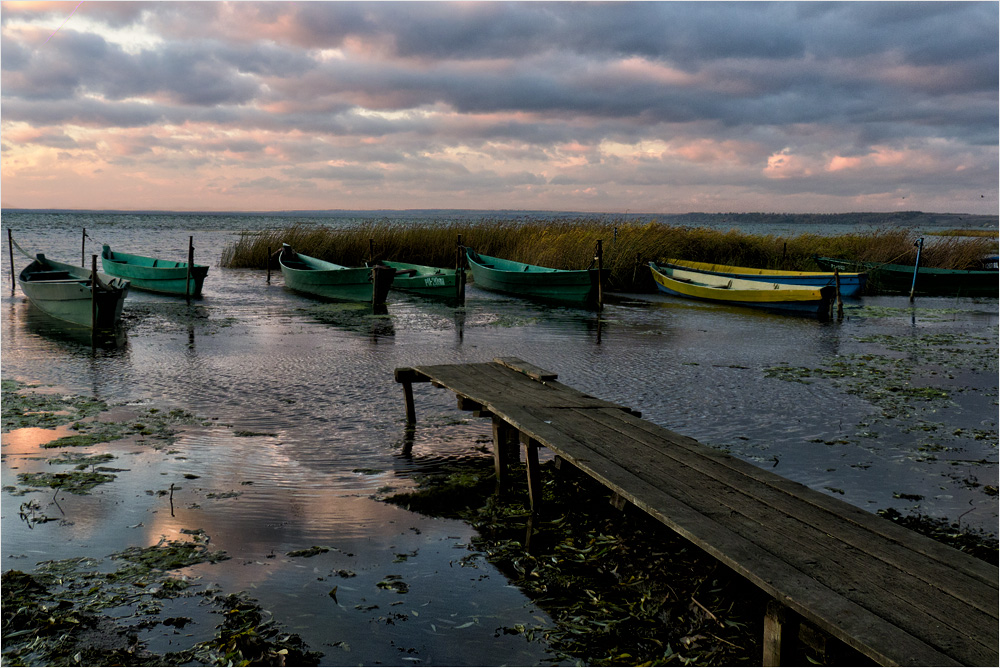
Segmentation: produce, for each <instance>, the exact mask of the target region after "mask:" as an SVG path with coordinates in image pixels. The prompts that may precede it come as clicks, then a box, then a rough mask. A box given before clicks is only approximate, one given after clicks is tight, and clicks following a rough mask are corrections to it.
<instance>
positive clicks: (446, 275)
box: [378, 261, 465, 297]
mask: <svg viewBox="0 0 1000 668" xmlns="http://www.w3.org/2000/svg"><path fill="white" fill-rule="evenodd" d="M378 264H382V265H384V266H386V267H390V268H392V269H395V270H396V276H395V278H393V281H392V287H393V289H394V290H404V291H406V292H416V293H420V294H423V295H429V296H441V297H453V296H455V295H456V294H457V290H458V280H459V276H462V278H463V279H464V278H465V276H464V275H463V274H460V273H459V272H457V271H456V270H455V269H443V268H441V267H428V266H426V265H422V264H409V263H407V262H387V261H382V262H379V263H378Z"/></svg>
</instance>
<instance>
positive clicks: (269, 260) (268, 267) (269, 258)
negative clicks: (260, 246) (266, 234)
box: [264, 246, 271, 285]
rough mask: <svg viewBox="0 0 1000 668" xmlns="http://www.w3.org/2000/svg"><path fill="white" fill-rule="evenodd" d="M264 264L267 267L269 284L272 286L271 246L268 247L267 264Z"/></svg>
mask: <svg viewBox="0 0 1000 668" xmlns="http://www.w3.org/2000/svg"><path fill="white" fill-rule="evenodd" d="M264 264H266V265H267V284H268V285H271V247H270V246H268V247H267V262H265V263H264Z"/></svg>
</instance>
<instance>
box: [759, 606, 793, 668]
mask: <svg viewBox="0 0 1000 668" xmlns="http://www.w3.org/2000/svg"><path fill="white" fill-rule="evenodd" d="M798 635H799V617H798V615H796V614H795V613H794V612H792V611H791V610H789V609H788V608H786V607H785V606H783V605H781V604H780V603H778V602H777V601H775V600H774V599H772V600H771V601H769V602H768V603H767V610H766V611H765V613H764V643H763V644H764V647H763V648H762V649H763V651H764V657H763V664H764V665H765V666H791V665H797V664H798V663H799V661H797V660H796V659H797V658H798V656H797V649H798V648H797V641H798Z"/></svg>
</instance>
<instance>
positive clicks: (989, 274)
mask: <svg viewBox="0 0 1000 668" xmlns="http://www.w3.org/2000/svg"><path fill="white" fill-rule="evenodd" d="M813 259H814V260H815V261H816V264H818V265H819V266H820V268H821V269H824V270H826V271H833V270H834V269H838V270H840V271H865V272H868V287H869V292H872V293H876V294H887V295H897V294H901V295H908V294H910V289H911V287H915V288H916V290H915V294H918V295H926V296H942V297H996V296H997V295H998V294H1000V278H998V274H997V270H996V269H938V268H936V267H920V268H918V269H917V282H916V285H915V286H914V283H913V265H904V264H880V263H878V262H860V261H854V260H842V259H838V258H832V257H819V256H816V257H814V258H813Z"/></svg>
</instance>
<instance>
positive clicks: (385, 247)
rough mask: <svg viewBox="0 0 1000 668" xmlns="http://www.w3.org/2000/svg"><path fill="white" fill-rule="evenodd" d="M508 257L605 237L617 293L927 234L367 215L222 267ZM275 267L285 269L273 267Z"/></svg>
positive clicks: (264, 241) (964, 249)
mask: <svg viewBox="0 0 1000 668" xmlns="http://www.w3.org/2000/svg"><path fill="white" fill-rule="evenodd" d="M458 235H462V242H463V244H464V245H466V246H468V247H470V248H473V249H475V250H476V251H478V252H480V253H483V254H486V255H492V256H494V257H502V258H505V259H510V260H516V261H518V262H527V263H529V264H538V265H543V266H547V267H555V268H557V269H583V268H586V267H589V266H591V264H592V262H593V261H594V256H595V251H596V248H597V242H598V240H601V241H602V242H603V250H604V256H603V265H604V267H605V268H607V269H609V270H610V275H611V285H610V287H611V289H613V290H624V291H632V290H637V291H645V290H652V289H653V285H652V281H651V279H650V274H649V271H647V270H645V264H646V263H647V262H649V261H650V260H664V259H667V258H682V259H686V260H695V261H703V262H714V263H718V264H729V265H737V266H749V267H761V268H767V269H790V270H816V269H817V266H816V264H815V262H814V261H813V260H812V257H813V256H814V255H822V256H831V257H843V258H847V259H852V260H862V261H869V262H883V263H896V264H912V263H913V262H914V261H915V259H916V252H917V248H916V245H915V242H916V240H917V235H916V233H914V232H913V231H912V230H908V229H906V228H901V227H891V228H873V229H871V230H870V231H866V232H860V233H853V234H846V235H839V236H821V235H816V234H801V235H798V236H792V237H781V236H775V235H763V234H749V233H746V232H741V231H739V230H737V229H730V230H728V231H722V230H717V229H710V228H705V227H684V226H672V225H665V224H662V223H658V222H655V221H654V222H649V223H636V222H633V221H624V220H621V221H617V220H613V219H612V220H596V219H573V220H563V221H545V222H541V221H538V222H535V221H509V220H490V219H483V220H480V221H476V222H458V223H447V224H440V225H416V226H414V225H406V224H401V223H395V222H388V221H366V222H364V223H361V224H360V225H356V226H353V227H350V228H345V229H334V228H329V227H323V226H313V225H305V224H293V225H291V226H288V227H284V228H275V229H269V230H263V231H259V232H243V233H242V234H241V235H240V237H239V239H237V240H236V241H235V242H233V243H232V244H231V245H230V246H228V247H226V248H225V249H224V251H223V254H222V258H221V265H222V266H223V267H230V268H254V269H263V268H265V267H266V266H267V262H268V249H270V250H271V253H272V254H273V253H275V252H277V251H278V250H279V249H280V248H281V244H282V243H287V244H289V245H291V246H292V247H293V248H295V250H297V251H299V252H301V253H304V254H305V255H309V256H312V257H317V258H320V259H322V260H327V261H329V262H335V263H337V264H342V265H345V266H361V265H363V264H364V263H365V262H366V261H367V260H368V259H369V240H371V242H372V244H373V245H374V250H375V259H386V260H394V261H398V262H410V263H414V264H426V265H431V266H438V267H454V266H455V262H456V243H457V239H458ZM995 253H996V242H995V240H993V239H992V238H987V237H966V236H943V237H935V238H933V239H925V244H924V249H923V252H922V255H921V264H922V265H923V266H928V267H942V268H976V267H979V266H981V259H982V258H983V257H984V256H986V255H990V254H995ZM272 266H275V265H272Z"/></svg>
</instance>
